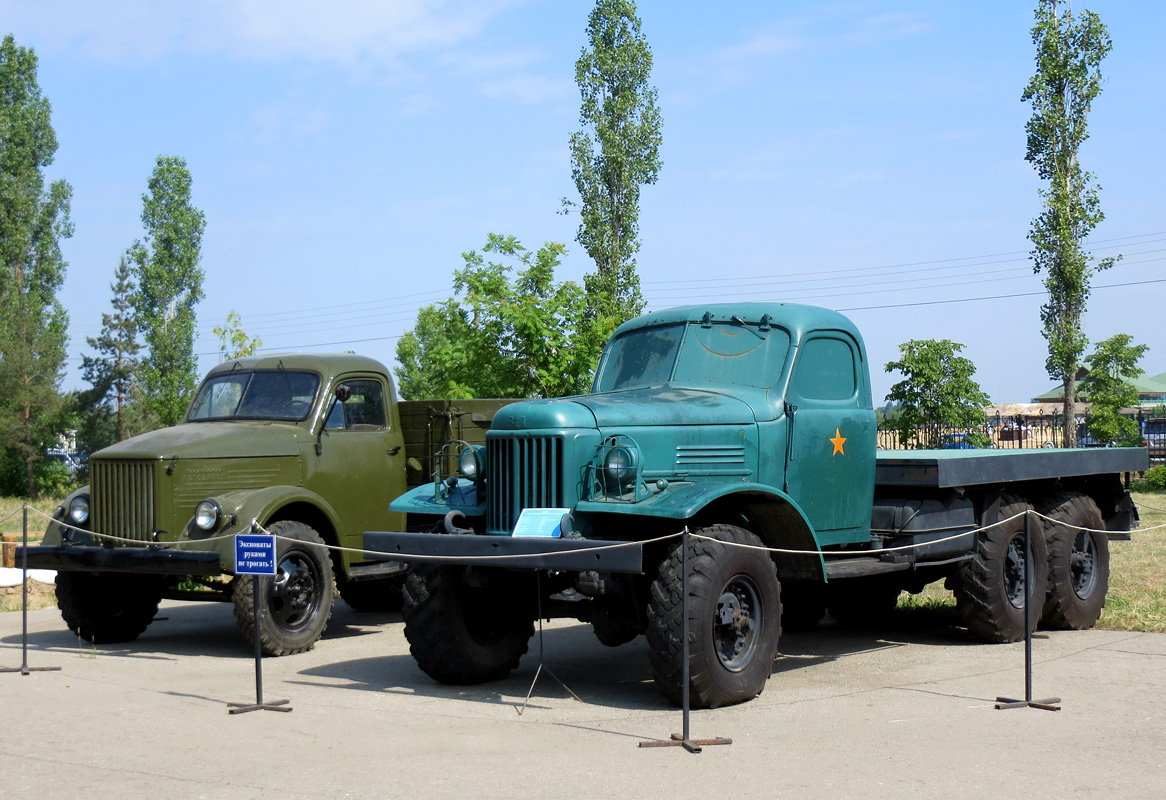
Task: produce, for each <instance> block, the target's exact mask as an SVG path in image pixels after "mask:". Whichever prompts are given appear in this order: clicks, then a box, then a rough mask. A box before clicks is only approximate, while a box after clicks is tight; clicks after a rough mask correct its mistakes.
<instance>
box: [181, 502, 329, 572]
mask: <svg viewBox="0 0 1166 800" xmlns="http://www.w3.org/2000/svg"><path fill="white" fill-rule="evenodd" d="M206 499H207V500H214V501H215V502H216V503H218V504H219V506H220V507H221V508H222V510H223V517H224V518H225V519H228V520H229V519H230V518H231V516H232V515H233V516H234V518H235V519H234V522H233V523H231V524H227V525H222V526H220V528H219V529H218V530H216V531H213V532H211V533H207V532H205V531H202V530H200V529H199V528H198V527H197V526H195V524H194V518H193V517H192V518H191V519H190V521H188V522H187V523H186V529H185V530H184V531H183V537H182V538H183V539H185V540H187V541H191V542H197V541H198V540H199V539H210V538H213V537H222V536H224V535H230V534H232V533H247V532H248V531H249V530H250V529H251V520H256V521H258V522H259V524H260V525H265V524H266V523H267V521H268V520H269V519H271V517H272V516H273V515H274V514H275V513H276V512H277V511H279V510H280V509H281V508H283V507H285V506H287V505H290V504H292V503H303V504H305V505H310V506H312V507H314V508H315V509H316V510H317V511H318V512H319V513H320V514H321V515H323V516H324V517H325V518H326V519H327V520H328V524H329V526H330V527H331V529H332V531H338V530H339V529H340V528H339V519H340V518H339V515H338V514H337V513H336V511H335V509H333V508H332V506H331V505H329V504H328V502H327V501H326V500H324V498H322V497H320V496H319V495H318V494H316V493H315V492H310V491H308V490H306V489H303V488H301V487H299V486H267V487H264V488H262V489H239V490H237V491H233V492H223V493H222V494H217V495H211V496H209V497H207V498H206ZM318 533H319V534H320V535H321V536H323V537H324V539H325V541H328V539H329V538H330V536H329V532H328V531H318ZM335 543H336V542H335V541H332V542H329V544H335ZM214 549H215V550H217V551H219V554H220V556H221V558H222V566H223V571H224V572H234V567H235V564H234V544H233V542H232V543H229V546H227V545H223V544H222V543H221V540H220V542H217V543H216V546H215V547H214Z"/></svg>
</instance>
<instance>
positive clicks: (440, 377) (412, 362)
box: [395, 233, 605, 400]
mask: <svg viewBox="0 0 1166 800" xmlns="http://www.w3.org/2000/svg"><path fill="white" fill-rule="evenodd" d="M565 253H566V249H565V248H564V247H563V245H561V244H557V243H554V242H548V243H546V244H544V245H543V246H542V247H541V248H540V249H539V250H538V251H537V252H533V253H532V252H531V251H529V250H527V249H526V248H525V247H523V246H522V244H521V243H520V242H519V241H518V240H517V239H516V238H515V237H513V236H500V235H498V234H493V233H492V234H490V235H489V237H488V239H487V242H486V245H485V247H483V248H482V252H480V253H479V252H477V251H471V252H468V253H463V254H462V258H463V259H464V260H465V266H464V267H462V268H461V269H460V270H458V271H457V272H456V273H455V274H454V281H453V287H454V294H455V296H454V297H453V298H451V299H449V300H447V301H445V302H443V303H439V304H436V305H430V306H426V307H425V308H423V309H421V312H420V313H419V314H418V317H417V324H416V325H415V326H414V327H413V329H412V330H411V331H409V332H408V333H406V334H405V335H404V336H402V337H401V340H400V341H399V342H398V343H397V362H398V364H399V365H400V366H399V367H398V368H397V369H396V370H395V372H396V374H397V378H398V388H399V390H400V392H401V396H402V397H403V398H404V399H407V400H420V399H427V398H439V397H459V398H471V397H559V396H562V395H571V394H579V393H582V392H586V391H587V390H588V389H589V388H590V385H591V377H592V374H593V372H594V370H595V366H596V364H597V363H598V355H599V352H600V350H601V349H602V346H603V337H604V336H605V330H604V329H603V326H602V325H601V324H600V323H599V322H597V321H596V320H595V319H594V318H592V317H590V316H589V315H588V314H587V303H586V299H585V296H584V291H583V289H582V288H580V287H579V286H578V285H577V284H575V283H572V282H570V281H568V282H566V283H558V284H557V283H555V280H554V272H555V268H556V267H557V266H559V262H560V259H561V258H562V256H563V255H564V254H565ZM484 254H496V255H499V256H503V257H505V258H506V259H508V260H509V261H511V262H514V263H516V265H517V267H518V272H517V274H516V276H515V278H514V280H513V282H512V281H511V271H512V267H511V266H510V265H509V264H505V263H501V262H488V261H487V260H486V257H485V255H484Z"/></svg>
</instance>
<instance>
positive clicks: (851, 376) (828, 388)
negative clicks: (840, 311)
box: [794, 336, 858, 400]
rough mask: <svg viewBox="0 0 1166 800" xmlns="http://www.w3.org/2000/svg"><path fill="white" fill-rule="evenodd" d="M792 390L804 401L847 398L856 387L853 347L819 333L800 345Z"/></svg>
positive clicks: (852, 393)
mask: <svg viewBox="0 0 1166 800" xmlns="http://www.w3.org/2000/svg"><path fill="white" fill-rule="evenodd" d="M799 351H800V352H799V353H798V369H797V373H796V374H795V375H794V391H795V392H796V393H797V394H798V396H800V397H803V398H805V399H807V400H849V399H850V398H852V397H854V393H855V391H856V390H857V389H858V379H857V377H856V372H855V363H854V350H853V348H852V347H851V346H850V344H849V343H848V342H847V341H846V340H844V339H835V338H832V337H830V338H827V337H823V336H819V337H817V338H814V339H809V340H807V341H806V342H804V343H803V344H802V346H801V347H800V348H799Z"/></svg>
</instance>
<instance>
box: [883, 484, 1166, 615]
mask: <svg viewBox="0 0 1166 800" xmlns="http://www.w3.org/2000/svg"><path fill="white" fill-rule="evenodd" d="M1133 496H1134V502H1135V503H1137V505H1138V510H1139V512H1140V514H1141V518H1142V521H1141V526H1140V527H1139V528H1138V529H1137V530H1135V531H1133V533H1132V535H1131V537H1130V539H1129V540H1128V541H1122V540H1111V541H1110V543H1109V594H1108V595H1107V596H1106V599H1105V610H1104V611H1102V612H1101V619H1099V620H1098V621H1097V627H1098V628H1102V629H1104V630H1111V631H1139V632H1149V633H1162V632H1166V528H1159V529H1158V530H1151V529H1152V528H1156V527H1157V526H1159V525H1166V494H1151V493H1143V492H1134V495H1133ZM898 609H899V611H900V612H901V613H906V614H910V615H912V617H914V618H919V619H930V620H934V621H936V622H948V623H951V622H954V621H955V620H957V619H958V615H957V613H956V610H955V595H953V594H952V593H951V592H949V591H948V590H947V589H944V588H943V584H942V583H933V584H930V585H929V586H928V587H927V588H926V589H924V590H923V592H922V593H921V594H917V595H902V596H901V597H900V598H899V606H898Z"/></svg>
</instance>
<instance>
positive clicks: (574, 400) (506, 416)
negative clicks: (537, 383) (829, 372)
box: [491, 386, 756, 430]
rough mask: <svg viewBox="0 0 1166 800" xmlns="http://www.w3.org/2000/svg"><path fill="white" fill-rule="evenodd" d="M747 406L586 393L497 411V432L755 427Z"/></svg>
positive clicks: (679, 394)
mask: <svg viewBox="0 0 1166 800" xmlns="http://www.w3.org/2000/svg"><path fill="white" fill-rule="evenodd" d="M755 421H756V418H755V415H754V414H753V409H752V408H750V407H749V404H748V403H745V402H742V401H741V400H738V399H736V398H733V397H729V396H727V395H723V394H720V393H718V392H711V391H707V390H701V389H686V388H680V387H676V386H662V387H656V388H650V389H633V390H630V391H626V392H609V393H606V394H588V395H582V396H580V397H568V398H563V399H561V400H528V401H526V402H522V403H515V404H513V405H509V406H506V407H505V408H503V409H500V410H499V411H498V414H497V415H496V416H495V417H494V423H493V425H492V426H491V427H492V428H493V429H494V430H525V429H533V428H610V427H620V426H629V425H631V426H645V425H646V426H650V425H751V424H753V423H754V422H755Z"/></svg>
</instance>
